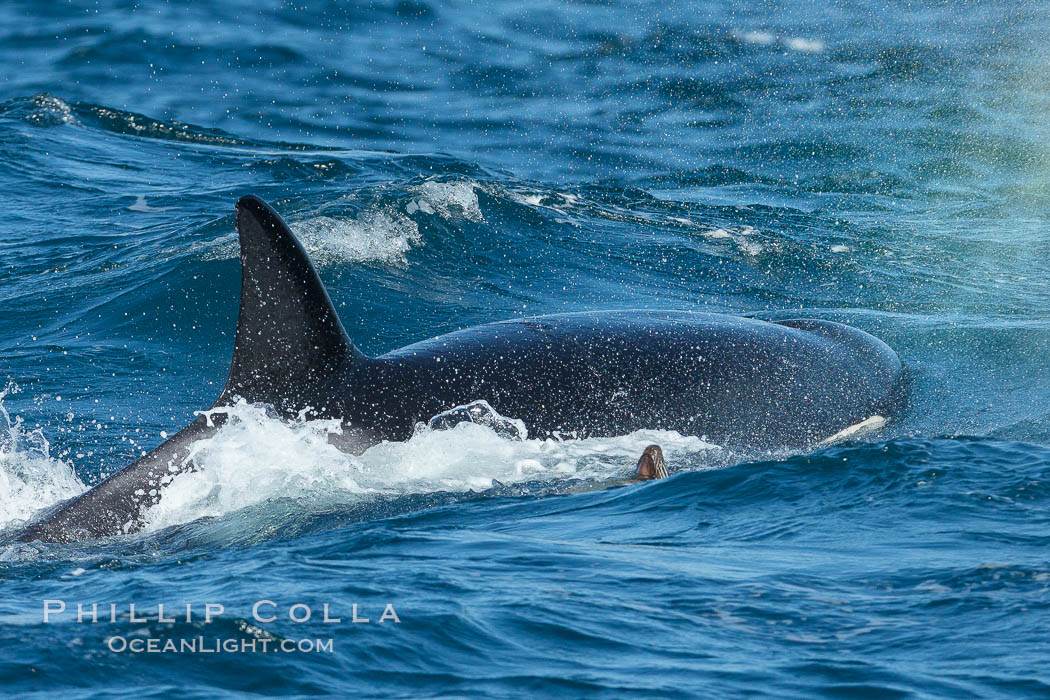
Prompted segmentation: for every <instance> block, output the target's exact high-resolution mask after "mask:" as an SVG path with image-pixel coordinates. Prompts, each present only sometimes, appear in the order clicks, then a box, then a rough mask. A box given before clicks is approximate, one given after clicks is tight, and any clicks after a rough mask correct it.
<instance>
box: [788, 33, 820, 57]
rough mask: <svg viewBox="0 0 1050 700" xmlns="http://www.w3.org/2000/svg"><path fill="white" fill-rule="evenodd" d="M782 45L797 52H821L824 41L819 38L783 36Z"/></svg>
mask: <svg viewBox="0 0 1050 700" xmlns="http://www.w3.org/2000/svg"><path fill="white" fill-rule="evenodd" d="M784 46H786V47H788V48H789V49H791V50H792V51H798V52H799V53H821V52H823V51H824V42H823V41H821V40H820V39H807V38H805V37H801V36H789V37H785V38H784Z"/></svg>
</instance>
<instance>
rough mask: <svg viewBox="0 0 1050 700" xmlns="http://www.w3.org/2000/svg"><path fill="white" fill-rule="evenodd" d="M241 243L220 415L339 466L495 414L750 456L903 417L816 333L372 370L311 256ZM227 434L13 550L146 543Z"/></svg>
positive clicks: (547, 322) (557, 349) (254, 236)
mask: <svg viewBox="0 0 1050 700" xmlns="http://www.w3.org/2000/svg"><path fill="white" fill-rule="evenodd" d="M236 227H237V232H238V238H239V242H240V262H241V299H240V315H239V318H238V321H237V332H236V337H235V342H234V351H233V359H232V362H231V364H230V372H229V377H228V379H227V381H226V384H225V387H224V388H223V390H222V392H221V394H220V395H219V397H218V399H217V400H216V401H215V403H214V404H213V405H212V408H213V409H218V408H222V407H224V406H229V405H231V404H232V403H234V402H236V401H238V400H244V401H247V402H251V403H263V404H268V405H269V406H272V407H273V409H274V410H275V411H276V412H277V414H278V415H279V416H281V417H283V418H285V419H292V418H295V417H296V416H299V415H301V413H302V412H303V411H307V412H308V415H310V416H311V417H318V418H336V419H339V420H340V421H341V424H342V426H343V434H342V435H341V436H339V438H338V443H337V447H339V448H340V449H341V450H343V451H346V452H351V453H360V452H362V451H363V450H365V449H367V448H368V447H370V446H372V445H375V444H377V443H379V442H381V441H384V440H406V439H408V438H409V437H410V436H411V435H412V433H413V430H414V427H415V425H416V424H417V423H418V422H421V421H422V422H425V421H427V420H428V419H430V418H432V417H434V416H437V415H439V414H442V412H446V411H449V409H453V408H455V407H462V406H465V405H467V404H470V403H471V402H480V401H485V402H487V403H488V405H489V406H491V407H492V409H494V410H495V411H497V412H498V413H499V414H501V415H503V416H506V417H510V418H515V419H519V420H521V421H523V422H524V423H525V425H526V427H527V429H528V432H529V435H530V436H532V437H540V438H544V437H553V438H586V437H596V436H613V435H623V434H627V433H630V432H632V431H635V430H639V429H661V430H674V431H678V432H679V433H682V434H687V435H696V436H704V437H706V438H707V439H708V440H711V441H713V442H715V443H716V444H719V445H721V446H723V447H726V448H733V449H742V450H746V451H749V452H752V453H753V452H754V451H757V450H769V449H776V448H806V447H814V446H818V445H820V444H821V443H822V441H824V440H827V439H828V438H829V437H831V436H836V435H839V434H848V431H849V430H850V428H851V426H855V425H857V424H858V423H863V422H865V421H869V420H871V419H872V418H874V417H881V418H885V419H888V418H891V417H892V416H894V415H895V414H896V413H897V411H898V409H899V408H900V406H901V403H902V400H903V399H902V391H901V388H900V387H901V386H902V377H903V374H904V373H903V368H902V364H901V361H900V358H899V357H898V356H897V354H896V353H895V352H894V351H893V350H892V349H890V348H889V347H888V346H887V345H886V344H885V343H883V342H882V341H881V340H878V339H877V338H875V337H873V336H871V335H869V334H868V333H865V332H863V331H861V330H858V329H856V328H852V327H849V326H846V325H842V324H839V323H833V322H830V321H821V320H812V319H790V320H783V321H778V322H775V323H774V322H768V321H762V320H758V319H755V318H748V317H738V316H729V315H720V314H711V313H700V312H693V311H678V310H665V311H654V310H634V311H588V312H579V313H562V314H555V315H548V316H537V317H532V318H520V319H514V320H508V321H501V322H497V323H490V324H487V325H483V326H478V327H473V328H467V329H465V330H459V331H455V332H453V333H449V334H447V335H442V336H439V337H436V338H432V339H430V340H424V341H422V342H419V343H415V344H413V345H409V346H407V347H403V348H401V349H398V350H393V351H392V352H388V353H386V354H385V355H380V356H378V357H367V356H365V355H364V354H363V353H361V352H360V351H359V350H358V349H357V348H356V347H354V344H353V343H352V342H351V341H350V338H348V337H347V334H346V331H345V330H344V329H343V326H342V324H341V322H340V320H339V316H338V315H337V314H336V311H335V308H334V306H333V305H332V301H331V300H330V299H329V297H328V293H327V292H326V291H325V288H324V285H323V284H322V283H321V280H320V278H319V277H318V275H317V272H316V271H315V270H314V267H313V265H312V264H311V262H310V259H309V257H308V256H307V254H306V251H305V250H304V249H303V247H302V246H301V245H300V243H299V242H298V241H297V240H296V238H295V236H294V235H293V234H292V232H291V230H290V229H289V228H288V226H287V225H286V224H285V223H284V221H283V220H282V219H281V217H280V216H279V215H278V214H277V212H275V211H274V210H273V209H272V208H270V206H269V205H267V204H266V203H265V202H263V201H262V200H261V199H259V198H258V197H254V196H246V197H243V198H241V199H240V200H239V201H238V203H237V215H236ZM222 423H223V416H222V415H221V413H218V412H217V413H213V414H207V415H202V416H200V417H199V418H197V419H196V420H195V421H193V422H192V423H190V424H189V425H188V426H186V427H185V428H183V429H182V430H181V431H180V432H178V433H177V434H175V435H174V436H173V437H172V438H170V439H169V440H167V441H166V442H164V443H162V444H161V445H160V446H158V447H157V448H156V449H154V450H153V451H152V452H150V453H149V454H147V455H145V456H144V457H142V458H141V459H139V460H137V461H135V462H133V463H132V464H131V465H129V466H127V467H126V468H124V469H123V470H122V471H120V472H118V473H116V474H114V475H113V476H110V477H109V478H107V479H105V480H104V481H102V482H101V483H99V484H98V485H96V486H95V487H94V488H92V489H90V490H88V491H87V492H85V493H84V494H82V495H80V496H78V497H76V498H74V499H72V500H70V501H67V502H65V503H62V504H59V505H58V506H55V507H53V508H52V509H51V510H50V511H48V512H46V513H44V514H43V515H42V516H40V517H38V518H37V519H36V520H34V521H32V522H30V523H29V524H28V525H27V526H26V527H25V528H24V529H23V530H22V531H21V532H20V533H19V534H18V539H19V540H22V541H34V540H41V541H54V542H70V541H76V540H81V539H93V538H99V537H105V536H111V535H120V534H126V533H131V532H135V531H137V530H139V529H141V527H142V525H143V516H144V513H145V512H146V510H148V508H149V507H150V506H152V505H154V504H156V503H157V502H158V501H159V499H160V497H161V494H162V492H163V490H164V487H165V486H166V484H167V483H169V482H170V481H171V480H172V479H173V478H174V477H175V476H177V475H178V474H179V473H180V472H183V471H187V470H192V469H195V468H196V465H195V463H194V460H193V458H192V452H191V451H192V446H193V444H194V442H196V441H197V440H199V439H201V438H204V437H206V436H208V435H210V434H212V433H213V432H214V431H215V430H217V429H218V428H219V427H220V426H221V425H222ZM843 431H847V432H846V433H843ZM660 461H661V463H662V460H660ZM657 472H658V470H656V471H654V472H653V473H654V474H655V473H657ZM648 473H649V470H648V469H647V470H646V474H648ZM664 473H666V471H664Z"/></svg>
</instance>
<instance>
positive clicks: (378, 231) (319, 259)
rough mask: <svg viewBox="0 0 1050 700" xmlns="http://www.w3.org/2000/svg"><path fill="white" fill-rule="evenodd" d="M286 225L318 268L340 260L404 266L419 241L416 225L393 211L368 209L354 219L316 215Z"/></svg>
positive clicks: (421, 239) (419, 236)
mask: <svg viewBox="0 0 1050 700" xmlns="http://www.w3.org/2000/svg"><path fill="white" fill-rule="evenodd" d="M290 226H291V228H292V231H293V232H294V233H295V235H296V236H297V237H298V238H299V240H300V241H302V243H303V246H304V247H305V248H306V251H307V252H308V253H309V254H310V256H311V257H312V258H313V260H314V262H315V263H317V264H318V265H326V264H330V263H333V262H337V261H342V262H375V263H382V264H388V265H399V266H404V265H407V264H408V258H407V253H408V251H409V250H411V249H412V247H413V246H417V245H420V244H422V242H423V237H422V236H421V235H420V233H419V227H418V226H417V225H416V222H414V221H412V219H410V218H408V217H407V216H405V215H404V214H402V213H400V212H398V211H395V210H393V209H380V208H376V209H369V210H368V211H365V212H363V213H362V214H361V215H360V216H358V217H357V218H355V219H337V218H334V217H330V216H318V217H315V218H313V219H306V220H305V221H299V222H297V223H294V224H290Z"/></svg>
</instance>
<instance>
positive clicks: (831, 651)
mask: <svg viewBox="0 0 1050 700" xmlns="http://www.w3.org/2000/svg"><path fill="white" fill-rule="evenodd" d="M667 5H668V3H661V2H652V1H651V0H637V1H631V0H612V1H610V2H602V3H595V2H574V3H520V2H505V1H502V0H497V1H495V2H487V3H467V2H451V1H450V2H438V1H436V0H405V1H402V2H382V1H381V2H371V3H361V4H357V5H355V6H354V7H348V6H346V5H344V4H342V3H334V2H323V1H316V2H306V1H305V0H303V1H301V2H287V3H278V2H261V3H260V2H251V3H248V2H240V1H237V0H235V1H232V2H224V3H218V2H208V1H205V2H193V3H190V2H168V3H165V4H153V3H144V4H141V5H140V4H138V3H132V2H99V3H91V4H88V3H71V4H59V3H54V4H52V3H43V2H40V3H37V2H24V1H16V2H8V3H4V4H2V5H0V205H2V209H3V211H2V216H3V218H2V221H3V227H2V234H3V235H2V237H0V319H2V320H0V383H2V384H3V386H5V387H6V389H5V390H4V393H3V395H2V397H0V401H2V403H0V405H2V411H0V527H2V528H4V529H5V531H6V532H7V533H8V534H10V533H11V532H13V531H14V529H15V528H17V525H18V524H19V523H20V522H22V521H24V520H25V519H27V518H29V517H31V516H32V515H33V514H34V513H35V512H37V511H38V510H39V509H41V508H45V507H47V506H49V505H52V504H55V503H57V502H59V501H61V500H62V499H65V498H69V497H72V496H74V495H76V494H77V493H79V492H81V491H82V490H83V489H84V488H86V487H87V486H88V485H91V484H93V483H96V482H97V481H99V480H100V479H101V478H103V477H104V476H106V475H109V474H111V473H113V472H115V471H116V470H118V469H120V468H121V467H122V466H124V465H126V464H127V463H129V462H130V461H132V460H133V459H134V458H135V457H136V456H137V455H139V454H140V453H141V452H142V451H144V450H149V449H151V448H152V447H153V446H155V445H156V444H158V443H160V442H161V441H162V439H163V438H164V436H165V435H166V434H172V433H174V432H175V431H177V430H178V429H179V428H181V427H182V426H183V425H185V424H186V423H188V422H190V421H191V420H192V419H193V416H194V414H193V412H194V411H195V410H198V409H201V408H205V407H206V406H208V405H209V404H210V403H211V402H212V401H213V400H214V398H215V396H216V395H217V394H218V391H219V389H220V388H221V386H222V384H223V382H224V380H225V377H226V371H227V367H228V363H229V357H230V354H231V352H232V346H233V331H234V328H235V324H236V313H237V297H238V288H239V287H238V284H239V266H238V260H237V247H236V240H235V236H234V232H233V204H234V202H235V201H236V198H237V197H239V196H241V195H243V194H247V193H255V194H258V195H260V196H262V197H263V198H265V199H267V200H268V201H271V202H272V203H273V204H274V205H275V206H276V207H277V208H278V209H279V211H281V212H282V213H283V214H284V215H285V216H286V218H287V219H288V220H289V222H290V223H291V225H292V227H293V229H294V230H295V231H296V232H297V233H298V235H299V236H300V237H301V238H302V240H303V242H304V245H305V246H306V247H307V249H308V250H309V252H310V254H311V255H312V257H313V259H314V260H315V262H316V263H317V266H318V269H319V271H320V274H321V276H322V278H323V279H324V281H325V283H326V285H327V286H328V289H329V292H330V294H331V296H332V298H333V300H334V302H335V304H336V306H337V308H338V310H339V313H340V315H341V318H342V321H343V323H344V325H345V326H346V328H347V330H348V332H349V334H350V336H351V337H352V338H353V339H354V340H355V342H356V343H357V344H358V345H359V347H361V348H362V349H363V350H364V351H365V352H368V353H381V352H384V351H386V350H389V349H392V348H396V347H399V346H401V345H404V344H407V343H410V342H413V341H416V340H420V339H424V338H427V337H431V336H433V335H436V334H439V333H442V332H446V331H451V330H454V329H457V328H463V327H467V326H471V325H475V324H479V323H484V322H488V321H495V320H500V319H504V318H511V317H516V316H522V315H535V314H542V313H552V312H561V311H571V310H584V309H598V308H602V309H609V308H614V309H616V308H618V309H624V308H675V309H693V310H705V311H715V312H727V313H737V314H745V313H746V314H755V315H758V316H759V317H762V318H770V319H775V318H778V317H783V316H786V315H790V316H796V317H797V316H799V315H806V316H809V317H813V318H822V319H832V320H837V321H843V322H846V323H850V324H852V325H855V326H857V327H860V328H863V329H865V330H867V331H869V332H871V333H873V334H875V335H877V336H879V337H880V338H882V339H883V340H885V341H886V342H887V343H889V344H890V345H891V346H892V347H894V348H895V349H897V350H898V352H899V353H900V355H901V357H902V358H903V360H904V361H905V363H906V364H907V365H908V367H909V368H910V371H911V373H912V375H913V382H912V395H911V400H910V404H909V407H908V409H907V410H906V412H905V413H904V415H903V416H902V417H901V418H900V419H899V420H898V421H897V422H895V423H893V424H891V425H890V426H889V427H887V428H886V429H885V430H883V431H882V432H880V433H878V434H875V435H869V436H866V437H862V438H859V439H858V440H857V441H854V442H850V443H846V444H840V445H835V446H831V447H826V448H823V449H818V450H815V451H811V452H807V453H788V452H784V453H775V454H768V453H767V454H760V453H754V454H748V453H731V452H729V451H727V450H723V449H722V448H721V447H720V446H718V445H717V444H713V443H711V442H709V441H707V440H704V439H703V436H683V435H677V434H673V433H654V432H642V433H636V434H632V435H625V436H620V437H616V438H609V439H593V440H575V441H574V440H567V441H562V442H556V441H540V440H529V439H526V440H524V441H514V440H510V439H506V438H504V437H500V436H499V435H497V434H496V432H494V431H493V430H491V429H490V428H488V427H486V426H484V425H475V424H461V425H460V426H458V427H457V428H455V429H453V430H450V431H427V430H421V431H420V432H418V433H417V434H416V435H415V436H413V437H412V439H410V440H409V441H407V442H405V443H396V444H385V445H380V446H377V447H375V448H373V449H372V450H369V451H368V452H366V453H365V454H364V455H362V456H360V457H359V458H358V457H351V456H348V455H343V454H341V453H339V452H337V451H335V450H334V449H333V448H331V447H330V445H329V444H328V442H327V436H328V433H329V431H330V430H331V429H332V426H331V425H329V424H327V423H324V422H323V421H305V422H300V423H294V424H283V423H280V422H277V421H275V420H273V419H271V418H269V417H267V413H266V411H265V408H264V407H261V406H251V405H241V406H237V407H235V408H234V409H233V411H232V415H233V419H232V420H231V421H230V422H229V423H228V424H227V426H226V427H224V428H223V429H222V430H221V431H220V432H219V433H218V434H217V435H216V436H215V437H214V438H213V439H212V440H211V441H210V442H209V443H208V444H207V445H205V446H202V452H201V455H202V461H203V463H204V468H202V469H201V471H199V472H197V473H194V474H189V475H185V476H183V477H180V478H179V479H177V480H176V482H175V483H174V484H173V485H172V487H171V489H170V493H169V494H168V498H166V499H165V500H164V501H162V503H161V504H160V505H159V506H158V507H156V508H155V509H153V511H151V512H150V514H149V523H148V526H147V528H146V530H145V531H144V532H143V533H141V534H138V535H134V536H127V537H119V538H111V539H107V540H102V541H95V542H85V543H80V544H75V545H39V544H38V545H26V544H4V545H0V592H2V596H0V693H3V694H10V695H16V696H20V697H27V696H32V695H34V694H39V695H43V694H49V693H61V694H63V695H64V696H66V697H76V698H101V697H115V696H124V695H125V694H127V693H130V692H134V693H135V694H141V695H147V696H164V697H168V696H173V697H174V696H181V697H202V698H212V697H217V696H222V695H238V694H241V693H254V694H259V695H285V694H295V695H313V694H336V695H340V694H346V695H351V694H353V695H364V696H369V697H374V696H379V697H413V698H414V697H432V696H446V695H451V696H463V695H486V696H495V697H509V696H521V695H530V696H531V695H535V696H551V695H558V696H575V695H584V694H587V695H591V694H594V695H604V696H610V697H623V696H627V695H640V696H644V697H687V696H694V695H700V696H715V697H717V696H724V695H744V694H748V695H769V696H778V697H783V696H794V697H803V698H811V697H857V696H867V697H879V698H883V697H980V698H985V697H994V696H1017V695H1033V696H1046V695H1047V694H1048V693H1050V672H1048V671H1047V667H1046V662H1047V660H1048V658H1050V632H1048V630H1050V556H1048V554H1047V551H1048V550H1047V544H1048V538H1050V535H1048V532H1050V529H1048V526H1050V315H1048V311H1047V308H1048V305H1050V285H1048V282H1050V277H1048V275H1047V263H1046V261H1047V259H1048V258H1050V120H1047V118H1046V115H1047V114H1048V112H1050V80H1048V78H1047V65H1048V59H1050V49H1048V46H1050V44H1048V43H1047V41H1046V36H1047V32H1048V31H1050V17H1048V16H1047V14H1046V12H1045V8H1044V7H1042V6H1040V5H1039V4H1038V3H1025V2H1010V1H1007V0H1001V1H998V2H992V1H987V2H985V1H977V0H974V1H967V2H954V3H937V2H905V1H893V0H891V1H888V2H867V1H863V0H840V1H831V0H804V1H803V2H760V3H743V2H734V3H728V2H727V3H715V2H696V3H683V4H681V5H679V4H677V3H671V5H673V6H672V7H668V6H667ZM651 442H658V443H659V444H661V445H663V447H664V450H665V454H666V455H667V458H668V463H669V467H670V469H671V472H672V476H671V477H670V478H669V479H666V480H662V481H658V482H650V483H646V484H640V485H632V486H624V487H619V488H610V489H601V488H597V486H599V485H600V484H601V483H603V482H604V481H606V480H612V479H617V478H621V477H623V476H625V475H627V474H628V473H629V472H630V470H631V468H632V467H633V464H634V461H635V460H636V459H637V457H638V455H639V454H640V452H641V449H642V448H643V447H644V446H645V445H646V444H649V443H651ZM45 601H62V604H64V605H65V606H66V610H65V611H64V612H62V613H57V612H56V613H55V614H54V615H53V616H51V617H50V618H49V619H48V621H47V622H45V621H44V614H43V611H44V609H45V607H46V606H48V605H50V606H51V608H52V609H57V607H58V605H59V604H58V603H55V602H52V603H50V604H48V603H45ZM259 601H271V602H272V605H271V604H269V603H263V604H262V607H261V608H259V609H258V610H261V611H262V615H261V616H262V617H264V618H268V617H270V616H271V615H270V614H271V613H272V616H273V617H276V619H275V620H273V621H259V620H257V619H256V618H255V617H254V616H253V606H254V605H255V604H256V603H258V602H259ZM77 603H81V604H83V605H87V606H89V607H90V605H91V604H97V605H98V607H99V609H100V619H99V621H98V622H96V623H92V622H89V621H82V622H77V619H76V605H77ZM130 604H135V605H136V611H135V612H132V611H131V610H130V607H129V606H130ZM209 604H210V605H221V606H222V608H223V609H222V611H221V612H217V608H212V609H211V610H212V611H213V615H212V617H211V619H210V620H209V621H205V615H206V612H207V611H206V607H205V606H207V605H209ZM110 605H113V606H115V608H114V610H115V612H114V613H113V617H112V619H111V618H110ZM160 605H164V606H165V609H166V611H167V612H165V613H164V616H169V615H172V614H176V613H177V616H176V619H175V621H173V622H166V621H162V620H161V619H160V618H161V614H160V613H161V611H160V609H159V606H160ZM187 605H189V606H190V610H191V615H190V619H189V620H188V621H187V620H186V619H185V618H186V614H185V608H186V606H187ZM325 605H327V606H329V610H328V613H329V617H330V618H339V619H340V622H325V621H324V620H323V617H324V612H323V610H324V606H325ZM354 605H356V606H357V608H356V611H355V608H354V607H353V606H354ZM297 606H298V607H297ZM388 606H389V609H388ZM307 607H308V608H309V610H310V611H311V618H310V620H307V621H303V622H295V621H293V620H292V619H290V616H295V617H297V618H302V617H303V615H304V614H305V611H306V609H307ZM258 610H257V612H258ZM172 611H175V613H173V612H172ZM390 612H393V614H394V615H396V620H395V619H393V618H392V617H390V615H389V613H390ZM355 617H356V618H358V619H364V618H367V619H368V620H369V622H368V623H364V622H354V621H353V618H355ZM383 617H385V618H386V619H385V620H383V621H382V622H380V618H383ZM121 640H123V643H124V644H126V645H127V648H124V649H121V648H120V644H121ZM136 640H137V641H136ZM150 640H155V643H157V644H160V645H163V644H164V643H165V642H167V641H173V642H174V643H175V644H181V643H182V642H187V643H190V642H195V641H196V642H198V643H199V644H200V648H201V649H203V648H204V647H205V646H207V645H209V644H215V643H216V640H235V641H236V642H238V643H240V642H245V643H247V642H252V641H254V642H256V643H257V644H261V643H262V642H264V641H266V642H268V643H272V644H273V645H277V644H278V643H279V642H280V641H281V640H290V641H291V642H293V644H295V645H298V644H299V643H301V642H307V643H308V644H306V645H305V646H306V647H307V649H306V650H302V649H300V647H298V646H296V647H295V648H296V650H295V651H292V652H289V653H284V652H283V651H282V652H277V653H272V652H269V651H268V652H260V651H255V652H251V651H241V650H240V649H237V650H236V651H232V652H230V651H225V650H219V651H218V652H216V653H203V652H202V651H201V650H200V649H198V652H197V653H189V652H186V653H183V652H181V651H180V652H171V651H168V652H164V651H163V649H161V650H160V651H159V652H157V653H153V652H150V651H148V649H145V647H144V650H142V651H134V650H133V649H132V648H131V647H132V642H136V643H137V644H139V645H146V644H148V643H149V642H150ZM314 642H316V644H315V648H314V649H313V650H310V649H309V648H308V647H309V646H310V644H309V643H314ZM329 644H330V647H326V646H325V645H329Z"/></svg>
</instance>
